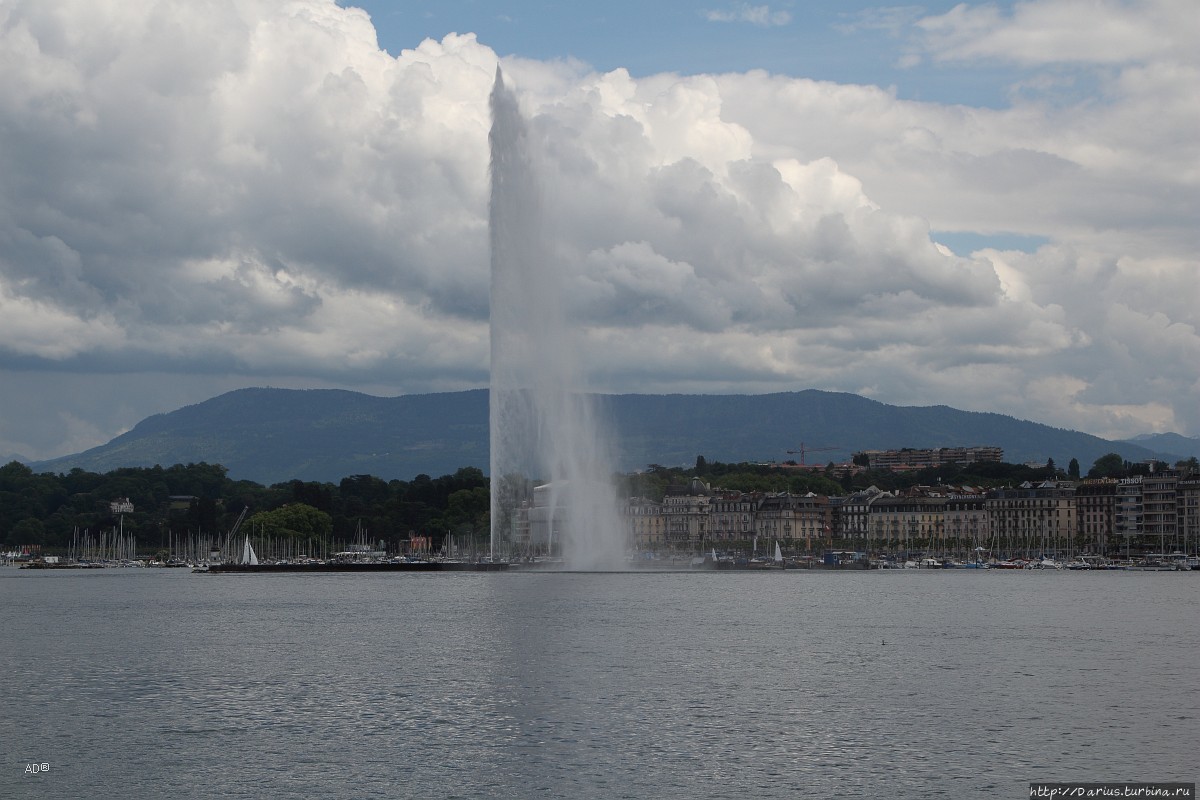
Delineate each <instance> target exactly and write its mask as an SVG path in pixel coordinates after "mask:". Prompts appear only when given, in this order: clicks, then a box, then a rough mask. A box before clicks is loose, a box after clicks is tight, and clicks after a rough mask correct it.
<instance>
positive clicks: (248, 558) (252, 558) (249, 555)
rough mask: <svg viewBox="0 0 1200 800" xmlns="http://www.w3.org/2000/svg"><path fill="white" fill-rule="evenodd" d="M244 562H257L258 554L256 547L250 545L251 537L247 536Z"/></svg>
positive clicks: (243, 550) (243, 556) (243, 554)
mask: <svg viewBox="0 0 1200 800" xmlns="http://www.w3.org/2000/svg"><path fill="white" fill-rule="evenodd" d="M242 563H243V564H257V563H258V556H257V555H256V554H255V552H254V548H253V547H251V546H250V537H249V536H247V537H246V545H245V547H243V548H242Z"/></svg>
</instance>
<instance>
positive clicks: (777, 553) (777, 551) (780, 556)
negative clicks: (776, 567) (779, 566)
mask: <svg viewBox="0 0 1200 800" xmlns="http://www.w3.org/2000/svg"><path fill="white" fill-rule="evenodd" d="M780 561H783V551H782V550H780V549H779V542H776V543H775V562H776V563H779V562H780Z"/></svg>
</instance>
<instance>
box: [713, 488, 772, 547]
mask: <svg viewBox="0 0 1200 800" xmlns="http://www.w3.org/2000/svg"><path fill="white" fill-rule="evenodd" d="M760 499H761V495H755V494H750V493H747V492H731V491H721V490H716V491H714V493H713V495H712V496H711V497H710V498H709V502H708V517H709V519H708V535H709V538H710V539H711V540H713V541H715V542H738V541H741V542H745V541H749V540H750V539H751V538H753V537H754V519H755V516H756V515H757V510H758V508H757V507H758V502H759V500H760Z"/></svg>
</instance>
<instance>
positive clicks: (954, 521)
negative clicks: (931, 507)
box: [944, 486, 989, 555]
mask: <svg viewBox="0 0 1200 800" xmlns="http://www.w3.org/2000/svg"><path fill="white" fill-rule="evenodd" d="M945 515H946V516H945V525H944V531H945V536H946V545H947V547H948V548H949V549H950V550H951V552H955V553H960V554H963V555H966V554H968V553H973V552H974V551H975V550H976V548H983V549H984V550H986V549H987V548H988V546H989V542H988V522H987V495H986V494H985V493H984V492H982V491H980V490H978V489H972V488H970V487H967V486H964V487H962V488H961V489H958V490H955V491H951V492H950V493H948V494H947V496H946V512H945Z"/></svg>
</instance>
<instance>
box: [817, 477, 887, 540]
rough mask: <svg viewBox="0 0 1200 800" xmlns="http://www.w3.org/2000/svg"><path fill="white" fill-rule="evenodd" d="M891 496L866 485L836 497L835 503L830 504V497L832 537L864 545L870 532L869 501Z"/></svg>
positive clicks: (831, 501) (877, 488) (875, 487)
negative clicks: (863, 487) (858, 489)
mask: <svg viewBox="0 0 1200 800" xmlns="http://www.w3.org/2000/svg"><path fill="white" fill-rule="evenodd" d="M893 496H894V495H893V494H892V493H891V492H885V491H883V490H881V489H880V488H879V487H877V486H868V487H867V488H866V489H863V490H862V491H861V492H855V493H854V494H851V495H847V496H845V497H841V498H837V499H838V500H839V502H838V503H837V504H836V505H832V503H833V500H834V498H830V503H831V512H832V521H833V535H834V537H835V538H838V539H843V540H850V541H851V542H852V543H855V544H857V543H859V542H861V543H863V544H864V546H865V543H866V541H867V538H868V537H869V536H870V533H871V503H872V502H874V501H875V500H876V499H878V498H880V497H893Z"/></svg>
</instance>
